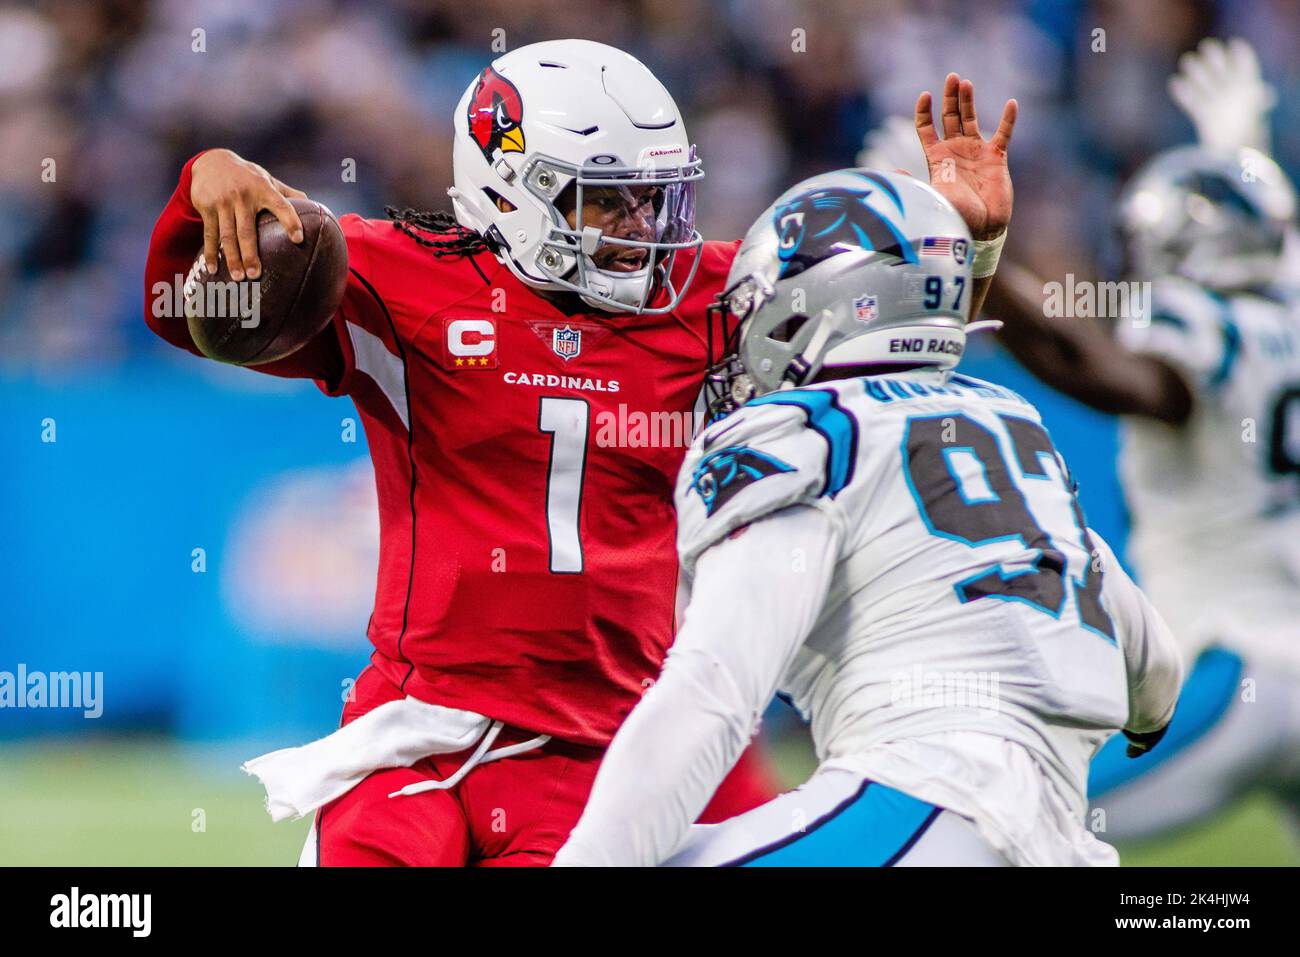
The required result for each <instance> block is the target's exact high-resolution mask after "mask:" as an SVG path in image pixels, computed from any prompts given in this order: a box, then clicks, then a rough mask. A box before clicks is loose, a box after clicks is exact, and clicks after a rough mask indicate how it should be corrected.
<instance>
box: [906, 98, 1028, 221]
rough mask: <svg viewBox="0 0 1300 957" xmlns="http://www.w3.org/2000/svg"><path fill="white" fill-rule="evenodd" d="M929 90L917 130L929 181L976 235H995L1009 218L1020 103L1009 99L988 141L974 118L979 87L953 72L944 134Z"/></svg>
mask: <svg viewBox="0 0 1300 957" xmlns="http://www.w3.org/2000/svg"><path fill="white" fill-rule="evenodd" d="M930 100H931V97H930V92H929V91H928V90H927V91H926V92H924V93H922V94H921V95H920V96H919V97H918V98H917V101H916V134H917V136H918V137H919V138H920V140H921V148H922V149H923V150H924V151H925V161H926V163H927V164H928V166H929V170H930V185H931V186H933V187H934V188H935V190H937V191H938V192H939V193H941V194H942V195H943V196H944V197H945V198H946V199H947V200H948V201H949V202H951V203H952V204H953V206H955V207H956V208H957V212H959V213H961V215H962V218H963V219H965V220H966V225H967V226H969V227H970V231H971V235H972V236H973V237H974V238H975V239H986V240H987V239H995V238H997V237H998V236H1000V235H1001V234H1002V232H1003V231H1004V230H1005V229H1006V228H1007V223H1008V222H1010V221H1011V203H1012V189H1011V174H1010V172H1009V171H1008V170H1007V146H1008V145H1010V143H1011V131H1012V130H1013V129H1014V128H1015V125H1016V113H1017V111H1018V106H1017V104H1016V101H1015V100H1007V103H1006V106H1004V107H1003V108H1002V120H1001V122H999V123H998V128H997V131H996V132H995V133H994V134H993V136H992V137H991V138H989V139H987V140H986V139H984V137H983V136H982V135H981V134H980V128H979V121H978V119H977V118H976V116H975V86H974V84H973V83H971V81H970V80H963V79H961V78H960V77H959V76H958V75H957V74H956V73H949V74H948V76H947V78H946V79H945V80H944V81H943V113H942V117H941V118H942V121H943V138H942V139H940V138H939V134H938V132H937V131H936V130H935V128H934V118H933V117H932V116H931V112H930V111H931V102H930Z"/></svg>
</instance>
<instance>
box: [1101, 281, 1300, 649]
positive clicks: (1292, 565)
mask: <svg viewBox="0 0 1300 957" xmlns="http://www.w3.org/2000/svg"><path fill="white" fill-rule="evenodd" d="M1119 336H1120V340H1121V341H1122V342H1123V343H1124V344H1125V345H1126V346H1128V347H1129V348H1130V349H1132V350H1134V351H1138V352H1143V353H1150V354H1153V355H1156V356H1159V357H1160V358H1162V359H1164V360H1165V361H1167V362H1169V363H1170V364H1171V365H1173V366H1174V367H1176V368H1177V369H1179V370H1180V371H1181V372H1182V373H1183V374H1184V376H1185V377H1186V379H1187V381H1188V383H1189V385H1190V386H1191V388H1192V390H1193V394H1194V396H1195V408H1194V410H1193V412H1192V416H1191V419H1190V420H1189V421H1188V422H1187V423H1186V424H1185V425H1184V426H1182V427H1178V428H1175V427H1171V426H1167V425H1164V424H1162V423H1159V422H1156V421H1154V420H1150V419H1139V418H1127V419H1125V420H1124V422H1123V426H1122V431H1121V442H1122V444H1121V457H1120V472H1121V477H1122V479H1123V483H1124V489H1125V497H1126V499H1127V501H1128V507H1129V512H1130V515H1131V518H1132V533H1131V538H1130V545H1129V552H1130V555H1131V557H1132V559H1133V563H1134V566H1135V568H1136V571H1137V573H1138V576H1139V580H1140V582H1141V584H1142V587H1143V589H1144V590H1145V591H1146V592H1147V594H1148V595H1150V597H1151V600H1152V601H1153V602H1154V603H1155V605H1156V607H1158V608H1159V609H1160V611H1161V613H1162V614H1163V615H1164V617H1165V619H1166V620H1167V621H1168V623H1169V625H1170V627H1171V628H1172V629H1173V632H1174V634H1175V636H1176V637H1177V638H1178V640H1179V642H1180V643H1181V644H1182V645H1183V647H1184V650H1185V652H1186V653H1187V654H1188V656H1189V658H1190V657H1191V656H1194V655H1195V654H1197V653H1198V652H1199V651H1200V650H1201V649H1202V648H1203V647H1205V646H1206V645H1207V644H1210V643H1219V644H1225V645H1227V646H1229V647H1231V648H1233V649H1235V650H1237V651H1240V652H1242V653H1244V654H1246V655H1248V656H1251V657H1253V658H1256V659H1259V658H1264V659H1267V660H1269V661H1272V662H1276V663H1280V664H1283V665H1284V666H1287V667H1291V668H1294V667H1297V666H1300V310H1297V306H1296V304H1294V303H1292V304H1291V305H1287V304H1284V303H1283V302H1279V301H1275V300H1272V299H1266V298H1263V297H1261V296H1256V295H1244V294H1243V295H1234V296H1230V297H1226V298H1225V297H1221V296H1218V295H1215V294H1213V293H1211V292H1208V291H1205V290H1203V289H1201V288H1200V287H1198V286H1196V285H1194V284H1192V283H1189V282H1186V281H1184V280H1162V281H1160V282H1158V283H1156V284H1155V286H1154V288H1153V295H1152V308H1151V310H1150V321H1149V322H1148V323H1144V324H1141V325H1135V324H1134V323H1132V322H1122V323H1120V326H1119Z"/></svg>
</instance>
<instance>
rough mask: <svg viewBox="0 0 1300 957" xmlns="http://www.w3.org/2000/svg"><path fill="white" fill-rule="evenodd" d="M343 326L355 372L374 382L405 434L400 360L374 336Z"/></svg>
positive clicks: (403, 373)
mask: <svg viewBox="0 0 1300 957" xmlns="http://www.w3.org/2000/svg"><path fill="white" fill-rule="evenodd" d="M347 325H348V336H349V337H350V338H351V339H352V351H353V352H354V353H355V354H356V357H357V369H358V370H360V371H361V372H364V373H365V374H366V375H368V376H370V378H371V379H373V380H374V381H375V385H377V386H379V390H380V391H381V392H383V393H384V395H385V396H386V397H387V399H388V401H389V403H391V404H392V406H393V409H394V410H395V411H396V412H397V417H398V418H399V419H401V420H402V425H404V426H406V429H407V431H408V432H409V431H410V429H411V419H410V414H409V412H408V410H407V407H406V370H405V369H404V368H403V365H402V360H401V359H399V358H398V357H397V356H395V355H393V354H392V353H391V352H389V351H388V347H387V346H386V345H384V340H382V339H380V338H379V337H378V336H376V335H375V334H374V333H372V332H368V331H366V330H365V329H362V328H361V327H360V326H358V325H356V324H355V323H351V322H349V323H348V324H347Z"/></svg>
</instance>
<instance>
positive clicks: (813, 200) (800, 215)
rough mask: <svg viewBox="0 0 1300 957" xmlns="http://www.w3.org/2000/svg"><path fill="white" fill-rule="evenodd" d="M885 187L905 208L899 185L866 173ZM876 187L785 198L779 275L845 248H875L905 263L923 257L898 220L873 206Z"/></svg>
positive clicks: (777, 219)
mask: <svg viewBox="0 0 1300 957" xmlns="http://www.w3.org/2000/svg"><path fill="white" fill-rule="evenodd" d="M862 175H863V178H864V179H869V180H871V181H872V182H875V183H877V185H879V186H880V187H881V190H882V192H884V193H886V194H887V195H888V196H889V197H890V198H891V199H892V200H893V201H894V203H895V205H897V206H898V208H899V212H902V204H901V201H900V199H899V196H898V192H897V190H895V189H894V187H893V184H892V183H890V182H889V181H888V180H886V179H884V178H883V177H879V178H877V177H876V176H875V175H874V174H862ZM873 192H874V190H872V189H870V188H864V189H860V190H855V189H845V188H842V187H824V188H821V189H814V190H810V191H809V192H806V193H800V194H799V195H798V196H796V197H794V198H793V199H791V200H789V201H788V202H785V203H782V204H781V205H780V206H778V207H777V208H776V210H775V212H774V214H773V224H774V225H775V227H776V232H777V235H778V236H779V237H780V245H779V247H778V250H777V252H778V255H779V256H780V258H781V272H780V275H779V276H778V277H777V278H778V279H789V278H790V277H791V276H797V275H798V274H799V273H801V272H803V271H804V270H805V269H811V268H812V267H813V266H815V265H817V264H818V263H820V262H822V261H824V260H826V259H829V258H830V257H831V256H835V255H838V254H839V253H846V252H851V251H853V250H855V249H866V250H875V251H877V252H882V253H888V254H889V255H891V256H897V257H898V258H899V259H901V260H903V262H908V263H914V262H916V261H917V258H916V250H915V249H914V248H912V244H911V243H910V242H908V241H907V239H906V238H904V236H903V234H902V233H900V232H899V231H898V227H896V226H895V225H894V224H893V223H891V222H890V221H889V220H888V219H887V218H885V217H884V216H882V215H881V214H880V213H878V212H877V211H876V210H874V209H872V208H871V207H870V206H868V205H867V197H868V196H870V195H872V193H873Z"/></svg>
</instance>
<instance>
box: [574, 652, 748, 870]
mask: <svg viewBox="0 0 1300 957" xmlns="http://www.w3.org/2000/svg"><path fill="white" fill-rule="evenodd" d="M754 722H755V718H754V714H753V711H752V710H751V709H749V708H747V707H746V706H745V705H744V704H743V703H742V702H741V701H740V700H739V698H738V695H737V693H736V691H735V689H734V687H728V686H727V678H726V676H725V675H724V674H723V673H722V670H721V668H720V666H719V664H718V662H717V661H716V660H711V659H709V658H708V657H707V656H705V655H703V654H701V653H699V652H685V653H680V654H675V655H674V656H673V657H672V660H671V661H670V663H669V665H668V666H667V667H666V668H665V670H664V672H663V674H662V675H661V676H660V679H659V681H658V682H657V683H656V684H655V686H654V687H653V688H652V689H650V691H649V692H647V694H646V696H645V698H644V699H643V700H642V702H641V703H640V704H639V705H637V707H636V708H635V709H633V711H632V714H631V715H630V716H629V717H628V719H627V721H626V722H625V723H624V725H623V727H622V728H621V729H620V730H619V732H618V735H617V736H616V737H615V739H614V743H613V744H612V745H611V746H610V749H609V752H608V753H607V754H606V756H605V758H604V760H603V761H602V762H601V766H600V772H599V774H598V775H597V778H596V783H595V786H594V787H593V788H592V792H591V798H590V800H589V801H588V804H587V809H586V810H585V811H584V812H583V815H582V819H581V820H580V821H579V823H578V826H577V827H576V828H575V829H574V831H573V834H572V835H571V836H570V838H569V842H568V843H567V844H566V845H565V846H564V848H563V849H562V850H561V852H560V853H559V854H558V855H557V856H556V859H555V864H556V866H560V867H565V866H587V867H652V866H654V865H656V864H660V863H662V862H663V861H664V860H666V859H667V858H668V857H669V856H671V855H672V853H673V852H674V851H676V850H677V849H678V848H679V847H680V846H681V843H682V841H683V840H684V839H685V838H686V836H687V834H688V832H689V830H690V826H691V822H692V821H694V820H695V819H696V818H697V817H699V815H700V813H701V812H702V811H703V810H704V808H705V806H706V805H707V804H708V802H709V798H710V797H712V795H713V793H714V791H716V790H717V788H718V785H719V784H720V783H721V782H722V779H723V778H724V777H726V774H727V771H728V770H730V768H731V767H732V766H733V765H734V764H735V763H736V761H737V760H738V759H739V757H740V754H741V752H742V751H744V749H745V746H746V745H747V744H748V743H749V739H750V737H751V735H752V734H753V731H754Z"/></svg>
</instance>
